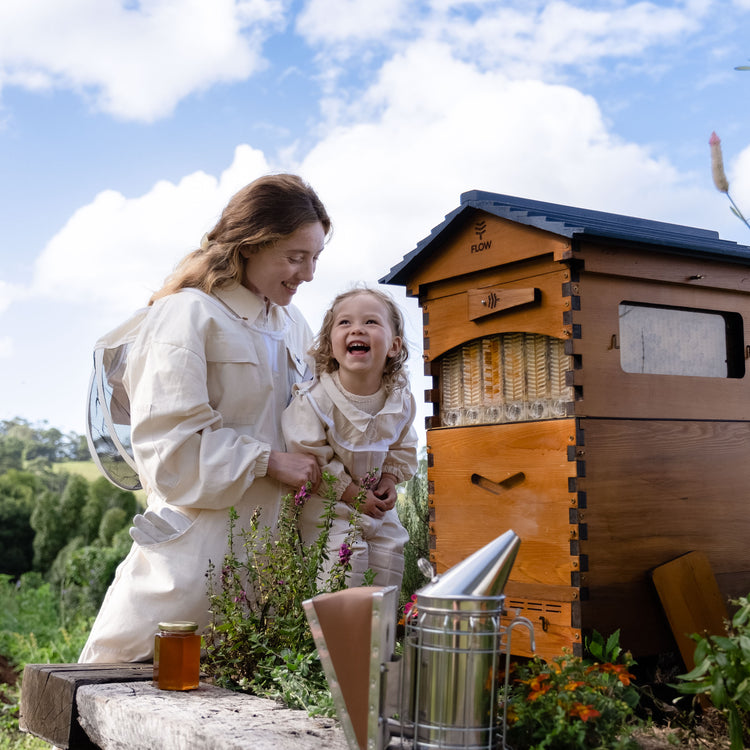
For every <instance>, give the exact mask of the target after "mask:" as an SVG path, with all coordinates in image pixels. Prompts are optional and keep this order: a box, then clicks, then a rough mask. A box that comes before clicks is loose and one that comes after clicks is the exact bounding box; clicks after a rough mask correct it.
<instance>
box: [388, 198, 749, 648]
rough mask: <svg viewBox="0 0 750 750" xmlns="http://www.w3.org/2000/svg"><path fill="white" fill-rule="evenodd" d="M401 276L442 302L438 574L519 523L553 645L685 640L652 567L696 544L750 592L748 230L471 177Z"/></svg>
mask: <svg viewBox="0 0 750 750" xmlns="http://www.w3.org/2000/svg"><path fill="white" fill-rule="evenodd" d="M381 281H382V282H384V283H389V284H397V285H403V286H405V287H406V291H407V294H409V295H411V296H416V297H418V298H419V304H420V306H421V308H422V311H423V317H424V359H425V363H426V372H427V374H428V375H431V376H432V378H433V386H434V387H433V388H432V389H431V390H430V391H428V392H427V394H426V395H427V400H428V401H431V402H432V403H433V404H434V409H433V410H434V416H432V417H430V418H428V419H427V451H428V482H429V498H430V510H431V529H430V532H431V546H432V551H431V555H432V558H433V562H434V563H435V564H436V566H437V569H438V571H439V572H440V571H444V570H446V569H447V568H450V567H451V566H453V565H455V564H456V563H457V562H459V561H460V560H462V559H464V558H465V557H466V556H467V555H468V554H470V553H471V552H473V551H474V550H476V549H478V548H479V547H481V546H483V545H484V544H486V543H487V542H489V541H491V540H492V539H494V538H495V537H497V536H498V535H500V534H502V533H503V532H505V531H506V530H508V529H512V530H513V531H515V532H516V534H518V536H519V537H520V538H521V546H520V551H519V554H518V557H517V560H516V563H515V565H514V567H513V570H512V572H511V577H510V580H509V582H508V584H507V586H506V589H505V593H506V597H507V598H506V602H507V604H508V605H509V607H510V608H511V609H512V610H520V612H521V614H522V615H524V616H526V617H528V618H529V619H531V620H532V622H534V623H535V634H536V645H537V653H538V654H540V655H541V656H543V657H545V658H550V657H553V656H556V655H558V654H560V653H561V651H562V649H563V648H567V649H569V650H571V651H573V652H574V653H580V652H581V648H582V643H583V640H584V637H585V636H586V635H587V634H589V633H590V632H592V631H593V630H597V631H599V632H600V633H601V634H603V635H605V636H606V635H609V634H610V633H613V632H614V631H615V630H617V629H618V628H619V629H620V631H621V635H620V642H621V644H622V645H623V646H624V647H626V648H628V649H630V650H631V651H633V653H634V654H636V655H644V654H657V653H660V652H662V651H669V650H674V648H675V646H674V639H673V636H672V633H671V632H670V629H669V625H668V623H667V620H666V618H665V616H664V612H663V610H662V608H661V605H660V602H659V599H658V596H657V595H656V592H655V590H654V586H653V583H652V581H651V577H650V573H651V571H652V570H653V569H654V568H656V567H657V566H660V565H662V564H664V563H666V562H668V561H670V560H672V559H674V558H676V557H678V556H680V555H682V554H684V553H686V552H691V551H700V552H702V553H704V554H705V555H706V556H707V557H708V559H709V561H710V564H711V566H712V568H713V570H714V573H715V575H716V578H717V581H718V584H719V588H720V590H721V593H722V595H723V596H725V597H726V598H727V599H729V598H735V597H737V596H743V595H746V594H747V593H748V592H750V514H749V513H748V510H747V504H748V498H747V496H746V492H747V490H746V488H747V487H748V486H750V460H748V459H749V458H750V456H749V455H748V454H749V453H750V383H749V382H748V380H749V378H748V377H747V375H746V371H745V368H746V358H747V357H748V356H749V352H750V346H747V344H746V343H745V342H748V341H750V247H747V246H743V245H737V244H736V243H733V242H727V241H723V240H721V239H720V238H719V237H718V235H717V234H716V233H715V232H710V231H706V230H700V229H693V228H688V227H683V226H677V225H671V224H665V223H661V222H654V221H646V220H642V219H635V218H631V217H627V216H620V215H614V214H606V213H602V212H597V211H587V210H582V209H577V208H571V207H567V206H561V205H556V204H549V203H541V202H538V201H531V200H525V199H520V198H513V197H509V196H504V195H497V194H494V193H486V192H480V191H472V192H469V193H465V194H464V195H462V196H461V205H460V206H459V208H457V209H456V210H455V211H453V212H452V213H451V214H448V216H447V217H446V219H445V221H444V222H443V223H442V224H440V225H439V226H437V227H435V229H433V231H432V233H431V234H430V235H429V236H428V237H427V238H425V239H424V240H423V241H422V242H420V243H419V244H418V245H417V247H416V249H415V250H413V251H412V252H411V253H409V254H408V255H406V256H405V257H404V259H403V261H402V262H401V263H400V264H399V265H397V266H395V267H394V268H392V269H391V271H390V273H389V274H388V275H387V276H385V277H384V278H383V279H381ZM515 633H518V635H515ZM522 633H523V629H517V630H516V631H514V639H513V640H514V647H513V652H514V653H515V654H518V655H528V654H529V653H530V649H529V642H528V638H526V640H524V637H525V636H523V635H522Z"/></svg>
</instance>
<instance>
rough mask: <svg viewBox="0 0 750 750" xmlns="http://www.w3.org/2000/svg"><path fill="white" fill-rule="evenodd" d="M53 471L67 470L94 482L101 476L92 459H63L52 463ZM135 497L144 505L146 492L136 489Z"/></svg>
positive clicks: (140, 504) (139, 503) (140, 505)
mask: <svg viewBox="0 0 750 750" xmlns="http://www.w3.org/2000/svg"><path fill="white" fill-rule="evenodd" d="M52 468H53V470H54V471H55V472H67V473H68V474H80V475H81V476H82V477H83V478H84V479H86V480H87V481H89V482H94V481H96V480H97V479H99V477H101V476H103V475H102V473H101V472H100V471H99V469H98V468H97V465H96V464H95V463H94V462H93V461H63V462H62V463H59V464H52ZM134 494H135V499H136V500H137V501H138V505H139V507H141V508H145V507H146V493H145V492H144V491H143V490H137V491H136V492H135V493H134Z"/></svg>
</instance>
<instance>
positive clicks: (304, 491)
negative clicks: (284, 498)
mask: <svg viewBox="0 0 750 750" xmlns="http://www.w3.org/2000/svg"><path fill="white" fill-rule="evenodd" d="M309 499H310V488H309V487H308V485H307V484H303V485H302V486H301V487H300V488H299V489H298V490H297V494H296V495H295V496H294V504H295V505H296V506H297V507H298V508H301V507H302V506H303V505H304V504H305V503H306V502H307V501H308V500H309Z"/></svg>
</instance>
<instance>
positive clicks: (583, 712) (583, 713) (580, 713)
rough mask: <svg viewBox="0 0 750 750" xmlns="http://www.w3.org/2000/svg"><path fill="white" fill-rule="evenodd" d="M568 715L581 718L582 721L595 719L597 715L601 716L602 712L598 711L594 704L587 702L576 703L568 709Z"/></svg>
mask: <svg viewBox="0 0 750 750" xmlns="http://www.w3.org/2000/svg"><path fill="white" fill-rule="evenodd" d="M568 716H570V717H572V718H576V717H577V718H579V719H580V720H581V721H588V720H589V719H595V718H596V717H597V716H601V713H599V711H597V710H596V709H595V708H594V707H593V706H591V705H588V704H586V703H574V704H573V705H572V706H571V707H570V709H569V710H568Z"/></svg>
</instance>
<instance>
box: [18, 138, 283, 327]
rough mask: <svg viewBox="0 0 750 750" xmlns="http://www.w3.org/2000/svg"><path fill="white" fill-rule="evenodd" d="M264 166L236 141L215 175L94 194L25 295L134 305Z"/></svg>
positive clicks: (47, 252)
mask: <svg viewBox="0 0 750 750" xmlns="http://www.w3.org/2000/svg"><path fill="white" fill-rule="evenodd" d="M268 171H269V167H268V164H267V162H266V160H265V158H264V156H263V154H261V153H260V152H259V151H257V150H254V149H251V148H250V147H248V146H240V147H238V148H237V150H236V152H235V158H234V161H233V162H232V164H231V166H230V167H229V168H228V169H227V170H226V171H225V172H223V173H222V175H221V176H220V178H218V179H217V178H215V177H212V176H209V175H207V174H205V173H203V172H196V173H194V174H191V175H188V176H187V177H185V178H183V179H182V180H180V182H179V183H177V184H173V183H169V182H166V181H162V182H159V183H157V184H156V185H154V187H153V188H152V189H151V190H150V191H149V192H148V193H146V194H145V195H142V196H140V197H137V198H126V197H125V196H123V195H122V194H120V193H118V192H116V191H114V190H107V191H105V192H102V193H100V194H99V195H97V196H96V198H95V199H94V200H93V201H92V202H91V203H90V204H88V205H86V206H83V207H82V208H80V209H79V210H78V211H76V213H75V214H74V215H73V216H72V217H71V218H70V220H69V221H68V222H67V224H66V225H65V226H64V227H63V228H62V229H61V230H60V231H59V232H58V233H57V234H56V235H55V236H54V237H53V238H52V239H51V240H50V242H49V243H48V244H47V246H46V247H45V249H44V251H43V252H42V254H41V255H40V256H39V258H38V259H37V261H36V264H35V273H34V279H33V283H32V287H31V290H30V294H32V295H33V296H35V297H43V298H48V299H56V300H60V301H65V302H68V303H80V302H82V301H85V303H86V304H92V303H93V304H99V305H101V306H103V307H105V308H106V309H108V310H110V311H116V312H118V313H119V314H126V313H128V312H130V311H132V310H135V309H136V308H137V307H140V306H142V305H144V304H145V303H146V301H147V300H148V298H149V297H150V295H151V293H152V292H153V291H155V290H156V289H158V288H159V287H160V286H161V284H162V281H163V280H164V278H165V277H166V276H167V274H169V273H170V272H171V271H172V269H173V268H174V266H175V264H176V263H177V261H179V260H180V259H181V258H182V256H183V255H185V254H186V253H188V252H190V251H191V250H194V249H195V248H196V247H198V244H199V243H200V239H201V237H202V236H203V233H204V232H205V231H207V230H208V229H210V228H211V227H212V226H213V224H214V223H215V222H216V220H217V219H218V217H219V214H220V213H221V210H222V208H223V207H224V205H225V204H226V202H227V201H228V200H229V198H230V197H231V195H232V194H234V193H235V192H236V191H237V190H238V189H239V188H240V187H242V186H243V185H245V184H246V183H248V182H250V181H251V180H253V179H254V178H255V177H258V176H259V175H261V174H265V173H266V172H268ZM102 333H104V331H102Z"/></svg>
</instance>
